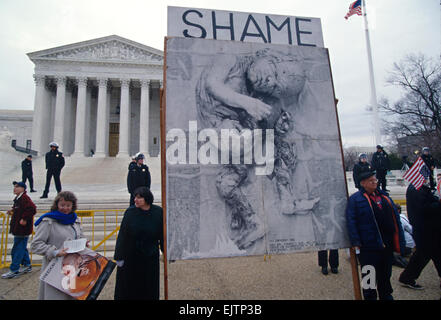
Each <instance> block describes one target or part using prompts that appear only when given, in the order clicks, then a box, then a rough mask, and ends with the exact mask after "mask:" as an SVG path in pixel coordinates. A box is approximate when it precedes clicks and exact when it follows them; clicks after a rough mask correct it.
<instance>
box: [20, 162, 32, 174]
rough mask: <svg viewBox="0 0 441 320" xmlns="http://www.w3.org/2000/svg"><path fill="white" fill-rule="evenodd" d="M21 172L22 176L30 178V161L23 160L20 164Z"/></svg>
mask: <svg viewBox="0 0 441 320" xmlns="http://www.w3.org/2000/svg"><path fill="white" fill-rule="evenodd" d="M21 171H22V173H23V176H26V177H32V161H31V160H28V159H24V160H23V161H22V162H21Z"/></svg>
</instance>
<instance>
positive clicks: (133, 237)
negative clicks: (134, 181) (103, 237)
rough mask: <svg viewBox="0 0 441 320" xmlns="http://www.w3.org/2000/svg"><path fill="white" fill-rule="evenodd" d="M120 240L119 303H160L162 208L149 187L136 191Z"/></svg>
mask: <svg viewBox="0 0 441 320" xmlns="http://www.w3.org/2000/svg"><path fill="white" fill-rule="evenodd" d="M134 194H135V205H134V206H131V207H129V208H128V209H127V210H126V212H125V213H124V218H123V220H122V221H121V227H120V230H119V233H118V238H117V240H116V246H115V255H114V259H115V260H116V263H117V266H118V267H117V272H116V284H115V300H159V247H160V248H161V251H163V248H164V247H163V245H164V243H163V220H162V208H161V207H159V206H156V205H154V204H153V194H152V192H151V191H150V190H149V189H147V188H146V187H140V188H137V189H136V190H135V191H134Z"/></svg>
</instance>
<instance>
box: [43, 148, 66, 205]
mask: <svg viewBox="0 0 441 320" xmlns="http://www.w3.org/2000/svg"><path fill="white" fill-rule="evenodd" d="M49 147H50V148H51V150H50V151H49V152H48V153H46V170H47V173H46V186H45V187H44V191H43V195H42V196H41V197H40V199H44V198H47V195H48V194H49V187H50V184H51V179H52V177H54V182H55V188H56V189H57V192H58V193H59V192H60V191H61V181H60V173H61V169H63V167H64V157H63V153H62V152H60V151H58V147H59V146H58V143H56V142H51V143H50V144H49Z"/></svg>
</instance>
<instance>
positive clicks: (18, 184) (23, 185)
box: [12, 181, 26, 190]
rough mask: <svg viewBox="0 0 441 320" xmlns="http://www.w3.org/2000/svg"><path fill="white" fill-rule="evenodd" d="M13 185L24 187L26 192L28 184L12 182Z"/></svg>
mask: <svg viewBox="0 0 441 320" xmlns="http://www.w3.org/2000/svg"><path fill="white" fill-rule="evenodd" d="M12 184H13V185H14V186H19V187H22V188H24V189H25V190H26V184H25V183H24V182H22V181H20V182H17V181H12Z"/></svg>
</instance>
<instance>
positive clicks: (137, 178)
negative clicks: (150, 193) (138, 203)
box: [127, 164, 152, 194]
mask: <svg viewBox="0 0 441 320" xmlns="http://www.w3.org/2000/svg"><path fill="white" fill-rule="evenodd" d="M151 181H152V178H151V176H150V171H149V167H147V166H146V165H145V164H143V165H141V166H138V165H136V164H135V165H132V164H130V165H129V173H128V174H127V189H128V190H129V193H130V194H132V193H133V192H134V191H135V190H136V188H138V187H147V188H149V189H150V185H151Z"/></svg>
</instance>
